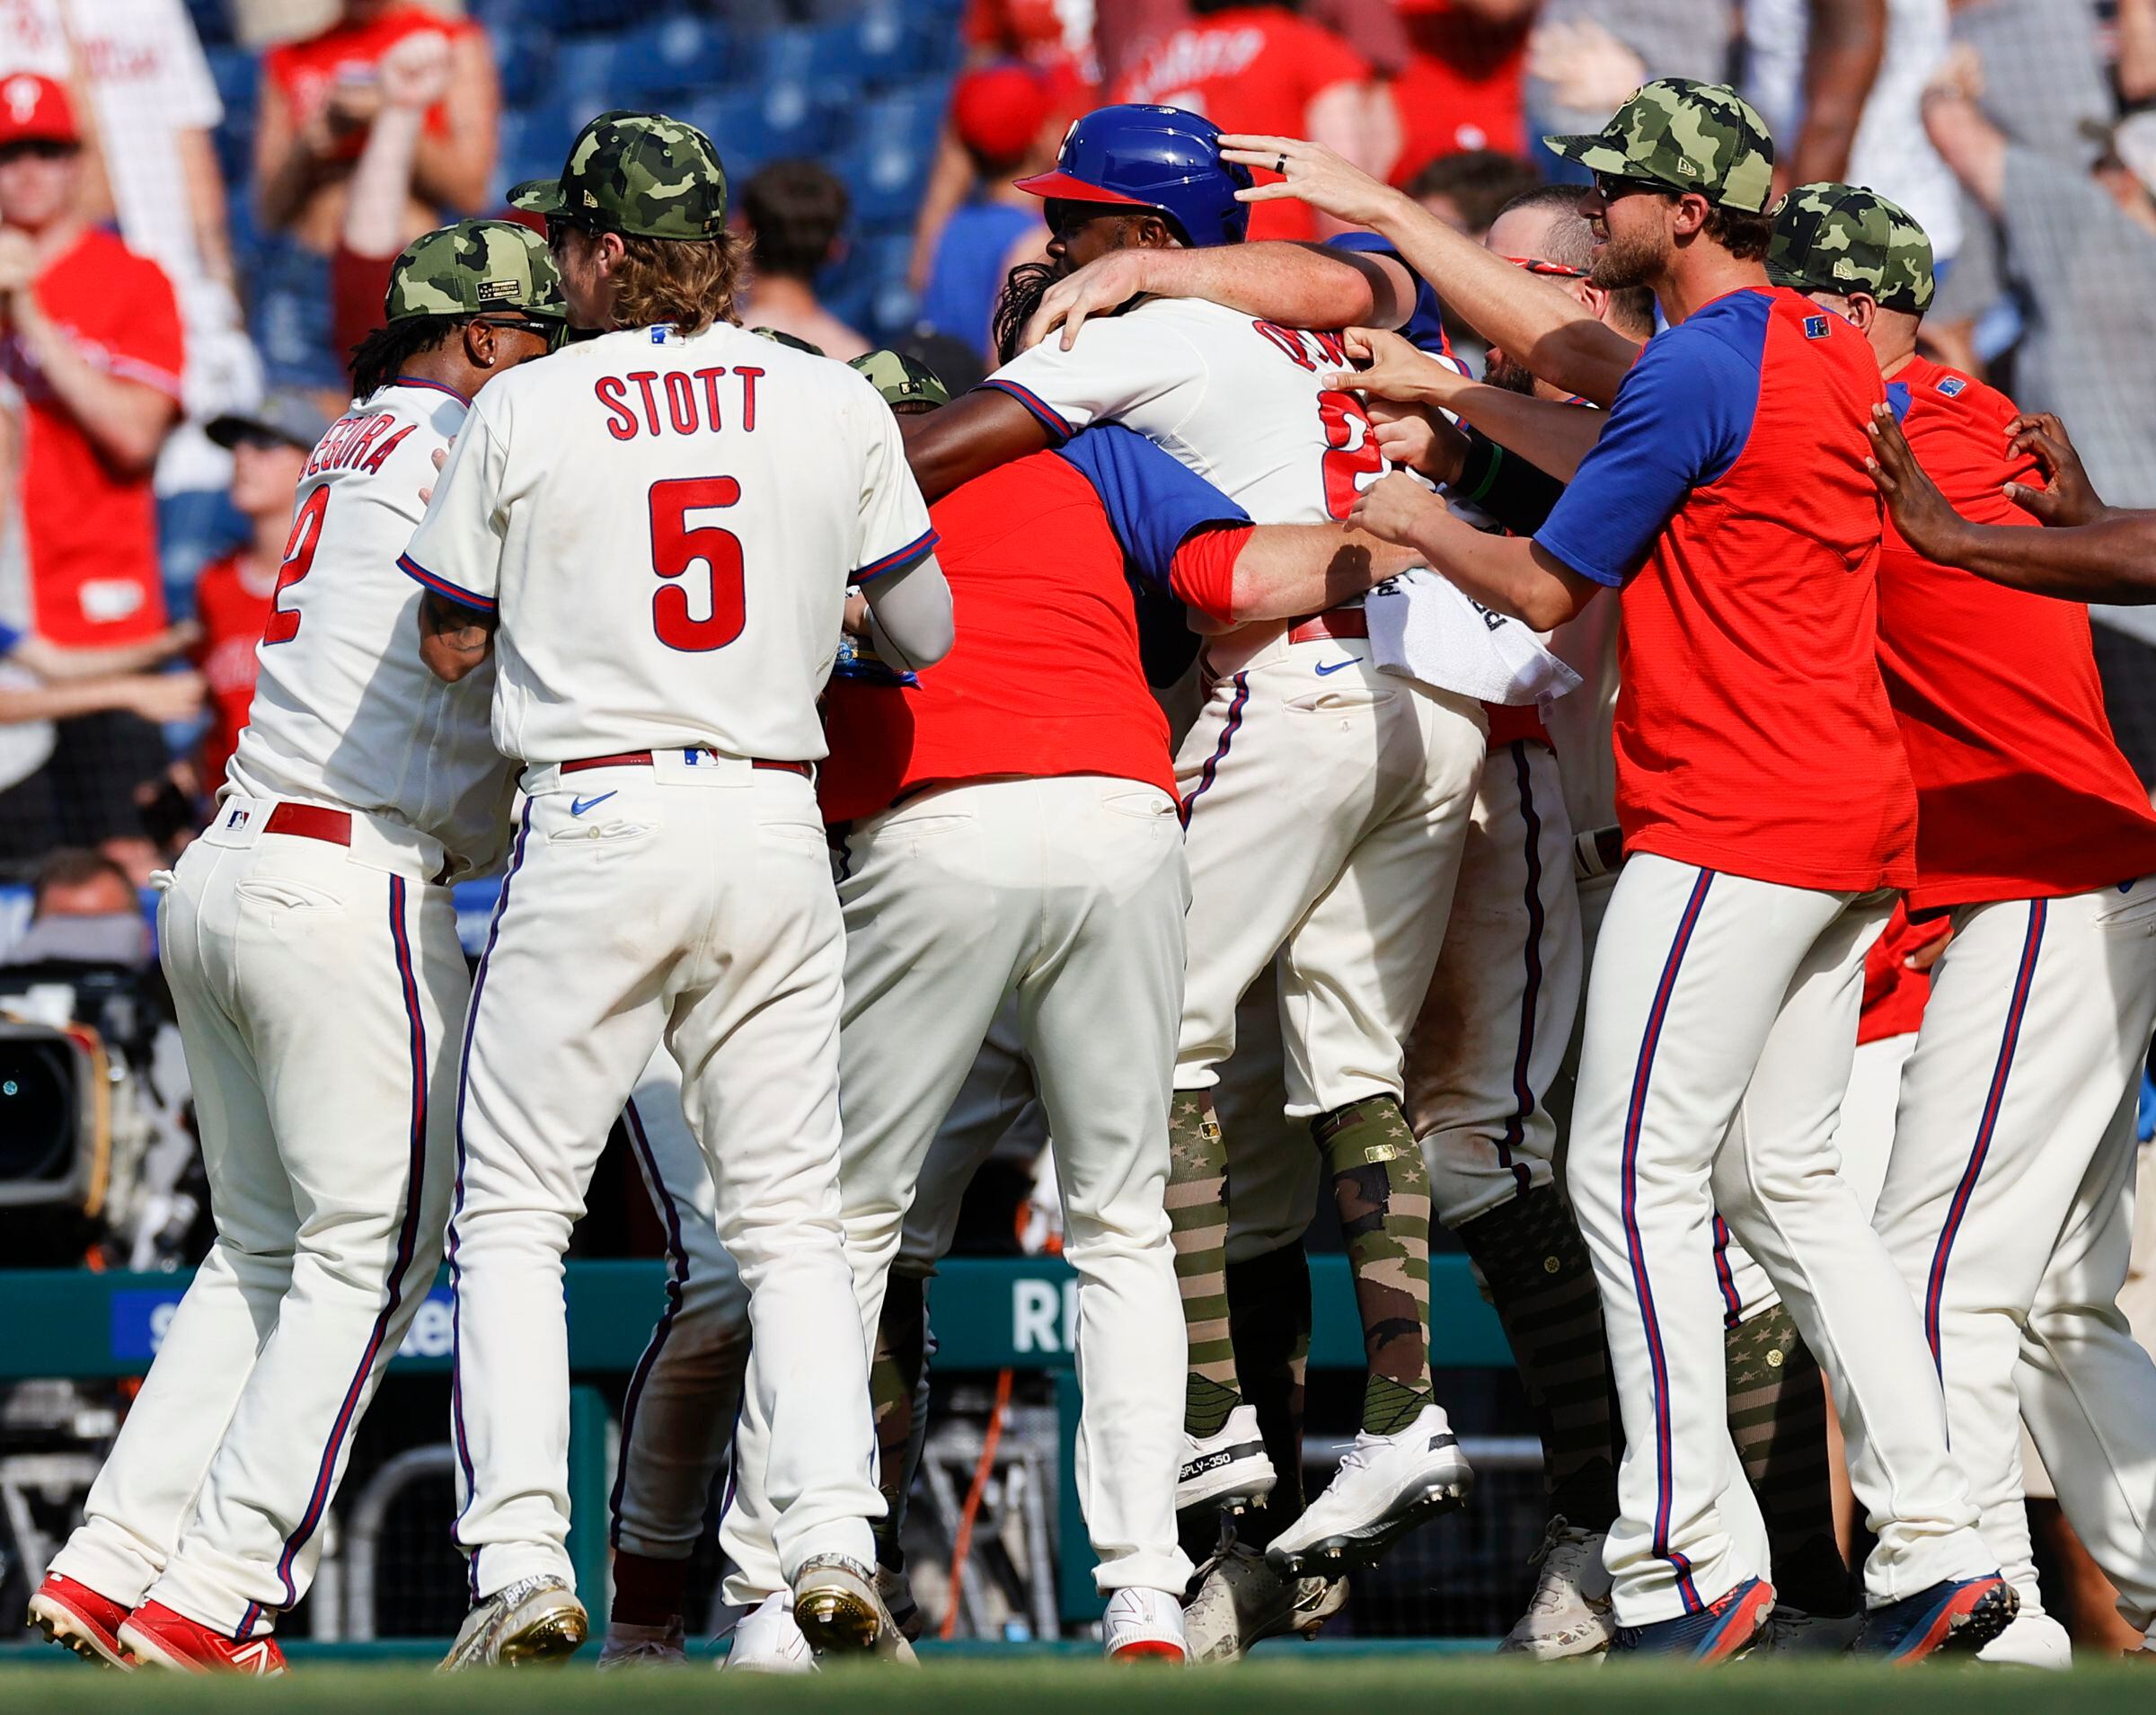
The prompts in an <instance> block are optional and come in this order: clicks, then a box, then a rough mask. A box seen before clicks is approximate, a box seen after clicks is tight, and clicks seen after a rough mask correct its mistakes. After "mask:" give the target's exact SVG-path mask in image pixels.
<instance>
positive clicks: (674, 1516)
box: [612, 1008, 1047, 1560]
mask: <svg viewBox="0 0 2156 1715" xmlns="http://www.w3.org/2000/svg"><path fill="white" fill-rule="evenodd" d="M1016 1033H1017V1014H1016V1010H1015V1008H1006V1009H1005V1012H1004V1013H1003V1014H999V1015H998V1018H997V1021H996V1029H995V1030H993V1031H991V1032H990V1036H989V1040H988V1041H987V1042H986V1043H985V1044H984V1045H983V1046H982V1049H981V1053H980V1056H979V1058H978V1060H976V1063H975V1065H974V1068H973V1070H972V1071H971V1072H970V1073H969V1074H968V1075H967V1080H966V1084H965V1087H964V1089H962V1090H961V1091H960V1092H959V1099H958V1101H956V1102H955V1103H954V1104H953V1105H952V1108H951V1112H950V1118H949V1119H947V1120H946V1121H945V1122H944V1125H943V1127H942V1128H941V1130H940V1131H939V1132H938V1133H937V1134H936V1141H935V1143H934V1145H932V1147H931V1148H930V1150H929V1154H928V1161H927V1162H926V1164H925V1165H924V1166H923V1168H922V1171H921V1183H920V1189H919V1191H918V1193H917V1194H916V1196H915V1201H914V1206H913V1207H912V1208H911V1209H910V1210H909V1211H907V1214H906V1233H905V1236H904V1238H903V1239H902V1240H901V1242H900V1243H899V1247H898V1256H897V1260H896V1261H895V1262H894V1263H893V1264H892V1267H893V1269H896V1270H897V1271H898V1272H900V1273H912V1274H915V1275H918V1276H922V1277H926V1276H929V1275H932V1274H933V1273H934V1272H935V1266H936V1264H937V1263H938V1262H940V1261H941V1260H942V1259H943V1257H944V1254H945V1253H946V1252H947V1251H949V1250H950V1242H951V1237H952V1234H953V1232H954V1231H955V1229H956V1228H957V1225H958V1219H959V1204H960V1202H961V1200H962V1199H963V1198H964V1197H965V1193H966V1188H967V1186H968V1184H970V1183H971V1182H972V1179H973V1176H974V1174H975V1173H976V1171H978V1170H979V1168H980V1166H981V1164H982V1162H985V1161H986V1160H987V1159H988V1157H989V1156H990V1155H991V1154H994V1152H995V1150H996V1148H997V1146H998V1145H999V1144H1001V1143H1002V1142H1003V1138H1004V1137H1005V1136H1007V1135H1008V1134H1009V1133H1010V1132H1011V1131H1012V1129H1013V1128H1014V1127H1015V1128H1021V1129H1023V1130H1026V1131H1030V1130H1031V1129H1032V1127H1033V1126H1034V1124H1035V1123H1036V1121H1037V1118H1038V1114H1039V1111H1040V1109H1039V1103H1038V1101H1037V1100H1035V1098H1034V1094H1033V1083H1032V1077H1033V1074H1032V1068H1031V1067H1030V1065H1028V1064H1027V1063H1026V1062H1025V1061H1024V1060H1023V1059H1022V1058H1021V1057H1020V1056H1019V1054H1018V1050H1017V1041H1016ZM624 1118H625V1120H626V1122H627V1125H628V1130H629V1137H630V1144H631V1146H632V1149H633V1150H634V1152H635V1154H636V1158H637V1169H638V1171H639V1172H640V1173H641V1174H642V1176H643V1180H644V1187H645V1189H646V1190H647V1191H648V1192H649V1194H650V1197H651V1203H652V1208H653V1210H654V1212H655V1213H656V1214H657V1215H658V1218H659V1222H660V1224H661V1225H662V1227H664V1229H665V1231H666V1233H667V1307H666V1309H665V1311H664V1312H663V1313H661V1314H660V1316H659V1320H658V1325H657V1327H656V1328H655V1329H654V1330H652V1335H651V1340H650V1343H649V1345H648V1346H647V1347H646V1348H645V1349H644V1354H643V1357H641V1359H639V1361H638V1364H637V1367H636V1370H635V1372H634V1373H633V1374H632V1375H631V1377H630V1383H629V1391H628V1393H627V1395H626V1396H625V1398H624V1400H623V1405H622V1427H621V1445H620V1448H619V1450H618V1453H617V1456H616V1465H615V1469H614V1494H613V1500H612V1510H613V1514H614V1534H613V1542H614V1547H615V1548H617V1549H622V1550H624V1551H627V1552H629V1553H632V1554H642V1555H647V1556H649V1558H651V1559H653V1560H687V1559H688V1558H689V1557H690V1556H691V1555H692V1554H693V1553H694V1551H695V1548H696V1544H697V1543H698V1541H700V1540H701V1539H702V1534H703V1525H704V1517H705V1514H706V1512H707V1511H708V1510H709V1507H710V1505H711V1491H712V1489H713V1486H714V1485H715V1484H716V1483H717V1482H718V1481H719V1478H720V1473H721V1472H723V1471H724V1470H725V1468H726V1465H727V1461H728V1454H729V1449H730V1448H731V1446H732V1445H733V1438H734V1428H735V1423H736V1420H737V1419H738V1414H739V1411H740V1405H741V1388H742V1375H743V1370H744V1366H746V1365H747V1363H748V1362H749V1357H750V1351H749V1328H748V1295H747V1292H746V1291H744V1290H743V1288H742V1286H741V1277H740V1271H739V1270H738V1269H736V1268H735V1267H734V1260H733V1258H732V1257H730V1256H729V1255H728V1254H727V1251H726V1247H725V1246H724V1245H723V1244H721V1243H720V1242H719V1229H718V1226H717V1223H716V1217H715V1216H714V1213H713V1191H712V1188H711V1169H710V1168H709V1167H707V1166H706V1165H705V1164H704V1159H703V1151H702V1149H701V1148H699V1147H698V1146H697V1144H696V1139H695V1136H694V1134H692V1133H691V1132H690V1130H689V1128H688V1121H687V1120H686V1118H684V1117H683V1113H682V1106H681V1068H680V1067H679V1066H677V1065H675V1064H674V1060H673V1056H670V1055H669V1054H667V1051H666V1050H665V1049H664V1048H661V1049H659V1050H658V1052H657V1053H655V1054H654V1055H653V1056H651V1064H650V1065H649V1066H648V1067H646V1068H645V1072H644V1076H643V1077H642V1079H641V1080H640V1081H639V1083H638V1084H637V1086H636V1093H635V1094H634V1095H633V1096H632V1098H631V1099H630V1103H629V1107H628V1109H627V1110H626V1112H625V1114H624ZM1046 1141H1047V1139H1046V1135H1045V1132H1044V1133H1043V1134H1042V1136H1041V1137H1040V1142H1041V1143H1043V1144H1045V1143H1046Z"/></svg>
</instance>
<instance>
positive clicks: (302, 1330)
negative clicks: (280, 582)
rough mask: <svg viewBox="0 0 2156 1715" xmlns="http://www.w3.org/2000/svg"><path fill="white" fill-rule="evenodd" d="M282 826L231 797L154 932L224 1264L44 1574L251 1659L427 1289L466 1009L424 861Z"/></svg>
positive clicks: (387, 836) (445, 900) (404, 835)
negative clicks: (146, 1607) (164, 1617)
mask: <svg viewBox="0 0 2156 1715" xmlns="http://www.w3.org/2000/svg"><path fill="white" fill-rule="evenodd" d="M274 808H276V806H275V804H274V802H273V801H270V800H247V799H229V798H228V799H227V800H225V802H224V803H223V804H222V805H221V806H220V807H219V809H218V817H217V826H216V827H214V828H212V829H211V830H210V831H209V832H208V834H206V835H203V836H202V837H201V838H200V839H199V840H197V841H196V842H195V843H194V844H192V845H190V847H189V848H188V850H187V852H186V853H185V854H184V855H183V856H182V857H181V860H180V863H179V866H178V871H177V873H176V874H175V875H174V876H173V878H172V881H171V884H170V886H169V887H168V888H166V890H165V893H164V897H163V903H162V905H161V906H160V907H159V910H158V929H159V941H160V944H161V948H162V952H163V968H164V973H165V977H166V979H167V980H168V981H169V982H170V984H171V986H172V1002H173V1006H174V1009H175V1011H176V1012H177V1013H178V1016H179V1021H180V1030H181V1038H182V1039H183V1040H184V1041H185V1044H186V1048H187V1064H188V1074H189V1076H190V1079H191V1081H192V1083H193V1085H194V1094H195V1112H196V1117H197V1120H198V1123H199V1128H200V1132H201V1138H202V1157H203V1165H204V1167H205V1169H206V1170H207V1171H208V1178H209V1189H210V1209H211V1213H212V1215H213V1216H214V1217H215V1219H216V1230H217V1236H216V1244H215V1245H214V1246H213V1247H212V1249H211V1251H210V1252H209V1255H208V1257H207V1258H205V1259H204V1260H203V1263H202V1266H201V1268H200V1269H199V1270H198V1271H197V1272H196V1275H195V1278H194V1281H193V1283H192V1284H191V1285H190V1286H189V1287H188V1290H187V1295H186V1296H185V1297H184V1298H183V1299H182V1300H181V1304H180V1308H179V1311H178V1313H176V1314H175V1315H174V1317H173V1318H172V1325H171V1327H170V1328H169V1329H168V1330H166V1333H165V1336H164V1340H163V1345H162V1346H161V1347H160V1348H159V1349H158V1354H157V1359H156V1362H155V1364H153V1365H152V1366H151V1367H150V1374H149V1377H148V1379H147V1380H146V1382H145V1383H144V1384H143V1389H142V1392H141V1394H140V1396H139V1397H138V1398H137V1400H136V1402H135V1406H134V1409H133V1410H131V1411H129V1412H128V1419H127V1423H126V1425H125V1427H124V1428H122V1429H121V1431H120V1435H119V1441H118V1443H117V1444H116V1445H114V1447H113V1449H112V1454H111V1457H110V1459H109V1460H108V1461H107V1462H106V1463H105V1467H104V1469H103V1471H102V1472H100V1473H99V1476H98V1479H97V1481H96V1483H95V1485H94V1486H93V1488H92V1489H91V1491H90V1496H89V1499H88V1502H87V1505H86V1506H85V1508H84V1524H83V1526H82V1528H81V1529H80V1530H78V1531H76V1532H75V1534H74V1535H73V1536H72V1537H71V1538H70V1539H69V1540H68V1543H67V1544H66V1547H65V1548H63V1549H62V1550H61V1551H60V1553H59V1555H58V1556H57V1559H55V1560H54V1561H53V1563H52V1569H53V1570H54V1571H57V1572H61V1573H64V1574H66V1576H67V1577H69V1578H75V1579H77V1580H79V1581H80V1582H82V1583H84V1584H86V1585H88V1586H89V1587H91V1588H92V1589H93V1590H97V1591H99V1592H101V1593H102V1594H103V1595H105V1596H110V1597H111V1598H112V1599H113V1600H114V1601H116V1602H119V1603H123V1604H127V1605H128V1606H129V1607H132V1606H135V1605H137V1604H139V1603H140V1602H142V1601H143V1600H144V1599H146V1598H152V1599H155V1600H156V1601H158V1602H161V1603H163V1604H164V1605H165V1606H167V1607H169V1608H172V1609H173V1610H174V1611H175V1612H177V1613H182V1614H185V1615H186V1616H187V1617H188V1618H190V1619H191V1620H194V1621H197V1622H199V1623H200V1624H203V1625H206V1626H208V1627H210V1628H211V1629H212V1630H214V1631H218V1632H220V1633H222V1634H223V1635H225V1637H228V1638H231V1639H233V1640H235V1641H236V1640H245V1639H247V1638H249V1637H251V1636H253V1635H255V1634H257V1633H259V1632H262V1631H269V1630H270V1628H271V1627H272V1626H273V1625H274V1624H275V1622H276V1616H277V1613H278V1611H279V1610H282V1609H285V1608H289V1607H290V1606H292V1604H294V1603H296V1601H298V1600H299V1598H300V1597H301V1596H304V1595H305V1593H306V1590H307V1587H308V1585H309V1584H310V1583H311V1582H312V1581H313V1578H314V1568H315V1563H316V1561H317V1560H318V1559H319V1558H320V1555H321V1552H322V1535H321V1527H322V1523H323V1516H324V1514H325V1513H326V1512H327V1510H328V1508H329V1506H330V1503H331V1499H332V1498H334V1496H335V1495H336V1492H337V1487H338V1484H339V1483H340V1481H342V1478H343V1475H344V1466H345V1460H346V1457H347V1455H348V1454H349V1452H350V1449H351V1438H352V1433H353V1431H354V1429H355V1428H357V1427H358V1422H359V1419H360V1418H361V1417H362V1416H363V1415H364V1414H365V1412H366V1410H367V1402H368V1401H370V1400H371V1399H372V1398H373V1396H374V1392H375V1387H376V1383H377V1382H378V1381H379V1380H380V1377H381V1374H382V1370H383V1366H384V1365H386V1364H387V1363H388V1361H389V1359H390V1357H392V1356H393V1354H394V1353H395V1351H396V1349H397V1347H398V1345H399V1343H400V1342H401V1341H402V1339H403V1337H404V1330H405V1329H406V1328H407V1327H408V1326H409V1325H410V1324H411V1319H412V1317H413V1315H414V1314H415V1313H417V1312H418V1310H419V1307H420V1304H422V1303H424V1302H425V1300H426V1296H427V1293H428V1289H429V1287H430V1286H432V1285H433V1284H434V1274H435V1269H436V1268H437V1266H438V1265H439V1263H440V1261H441V1249H442V1224H443V1221H444V1219H445V1217H446V1214H447V1211H448V1203H449V1187H450V1177H451V1167H450V1153H451V1143H450V1139H451V1127H452V1119H453V1115H454V1111H455V1109H454V1102H455V1078H456V1050H457V1046H458V1043H459V1040H460V1037H461V1029H460V1026H461V1021H462V1019H463V1015H464V1003H465V999H466V997H467V995H469V993H470V982H469V979H468V978H467V977H466V976H465V973H464V954H463V952H462V950H460V949H459V947H458V945H457V939H456V913H455V906H453V904H452V903H451V900H450V896H449V889H448V888H437V887H432V886H429V884H428V883H427V881H426V880H424V878H425V877H426V876H429V875H432V874H436V873H438V872H439V871H440V868H441V853H440V851H439V849H438V848H437V847H435V846H434V845H433V843H432V842H431V841H428V840H425V839H423V838H422V837H421V836H420V835H415V834H412V833H411V831H410V830H407V829H402V828H398V827H394V826H393V825H391V824H387V823H378V822H376V821H374V820H373V819H372V818H367V817H365V816H361V815H358V814H357V813H354V814H353V815H352V818H351V820H352V828H353V832H352V841H353V844H352V845H351V846H349V847H345V846H340V845H333V844H327V843H325V842H323V841H322V840H318V839H309V838H303V837H299V836H296V835H286V834H265V833H264V831H263V826H264V824H265V823H266V822H267V821H268V819H269V818H270V812H271V811H272V809H274ZM235 816H236V817H237V818H238V819H239V826H237V827H234V826H231V825H230V824H231V823H232V821H233V819H234V817H235Z"/></svg>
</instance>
